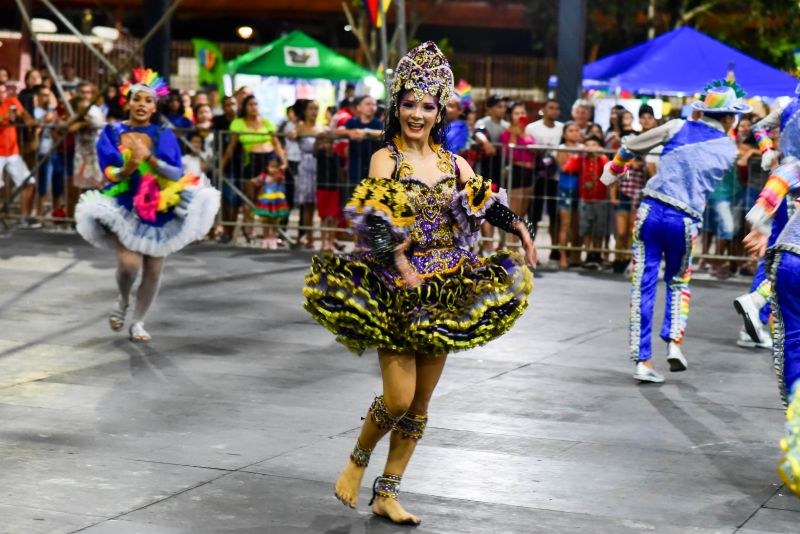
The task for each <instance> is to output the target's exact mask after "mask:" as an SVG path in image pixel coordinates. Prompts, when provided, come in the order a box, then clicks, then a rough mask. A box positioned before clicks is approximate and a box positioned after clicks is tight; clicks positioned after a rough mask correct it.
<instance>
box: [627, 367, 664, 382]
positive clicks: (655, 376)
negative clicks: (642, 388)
mask: <svg viewBox="0 0 800 534" xmlns="http://www.w3.org/2000/svg"><path fill="white" fill-rule="evenodd" d="M633 378H635V379H636V380H638V381H639V382H653V383H655V384H660V383H661V382H663V381H664V377H663V376H661V375H660V374H659V373H658V372H657V371H656V370H655V369H652V368H650V367H647V366H646V365H645V364H644V362H638V363H637V364H636V370H635V372H634V373H633Z"/></svg>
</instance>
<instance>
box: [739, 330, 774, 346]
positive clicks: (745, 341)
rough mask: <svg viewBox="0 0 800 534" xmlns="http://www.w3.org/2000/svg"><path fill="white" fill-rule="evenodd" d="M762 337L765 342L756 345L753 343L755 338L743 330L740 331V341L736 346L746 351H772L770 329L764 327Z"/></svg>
mask: <svg viewBox="0 0 800 534" xmlns="http://www.w3.org/2000/svg"><path fill="white" fill-rule="evenodd" d="M761 337H762V338H763V339H764V342H762V343H756V342H755V341H753V338H751V337H750V334H748V333H747V332H745V331H744V329H742V330H739V339H737V340H736V344H737V345H739V346H740V347H744V348H746V349H755V348H760V349H769V350H772V333H771V332H770V331H769V327H767V326H764V327H763V329H762V330H761Z"/></svg>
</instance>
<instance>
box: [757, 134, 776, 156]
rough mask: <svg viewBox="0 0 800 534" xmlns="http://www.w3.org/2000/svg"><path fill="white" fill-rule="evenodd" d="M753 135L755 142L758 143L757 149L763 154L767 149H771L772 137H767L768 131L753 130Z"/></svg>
mask: <svg viewBox="0 0 800 534" xmlns="http://www.w3.org/2000/svg"><path fill="white" fill-rule="evenodd" d="M753 136H754V137H755V138H756V143H758V149H759V150H760V151H761V153H762V154H763V153H764V152H766V151H768V150H772V149H773V146H772V139H770V137H769V132H768V131H767V130H756V131H755V132H753Z"/></svg>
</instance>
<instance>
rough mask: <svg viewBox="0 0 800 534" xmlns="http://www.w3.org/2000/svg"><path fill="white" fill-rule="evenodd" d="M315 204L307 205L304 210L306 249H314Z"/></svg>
mask: <svg viewBox="0 0 800 534" xmlns="http://www.w3.org/2000/svg"><path fill="white" fill-rule="evenodd" d="M315 211H316V205H315V204H306V205H305V208H304V210H303V226H305V227H306V230H305V232H306V248H314V228H313V227H314V212H315Z"/></svg>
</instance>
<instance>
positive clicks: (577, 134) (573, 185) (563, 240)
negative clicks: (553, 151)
mask: <svg viewBox="0 0 800 534" xmlns="http://www.w3.org/2000/svg"><path fill="white" fill-rule="evenodd" d="M582 140H583V134H581V129H580V128H579V127H578V124H577V123H575V122H568V123H567V124H565V125H564V133H563V136H562V138H561V145H559V147H558V148H560V149H574V148H583V144H582V143H581V141H582ZM576 154H577V153H576V152H569V151H568V150H560V151H559V152H558V154H557V155H556V160H557V161H558V165H559V167H560V169H561V170H560V173H559V176H558V223H559V226H558V244H559V245H560V246H562V247H564V246H567V244H572V245H573V246H577V242H576V241H577V240H576V236H575V234H577V228H575V229H573V223H575V222H577V219H576V218H575V217H573V213H576V212H577V211H578V174H577V172H576V171H573V172H568V171H567V170H566V169H565V168H564V166H565V165H566V163H567V161H569V159H570V158H571V157H572V156H574V155H576ZM559 254H560V255H559V260H558V265H559V267H560V268H562V269H566V268H568V267H569V261H568V257H569V256H571V254H569V253H567V251H566V250H561V251H559Z"/></svg>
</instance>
